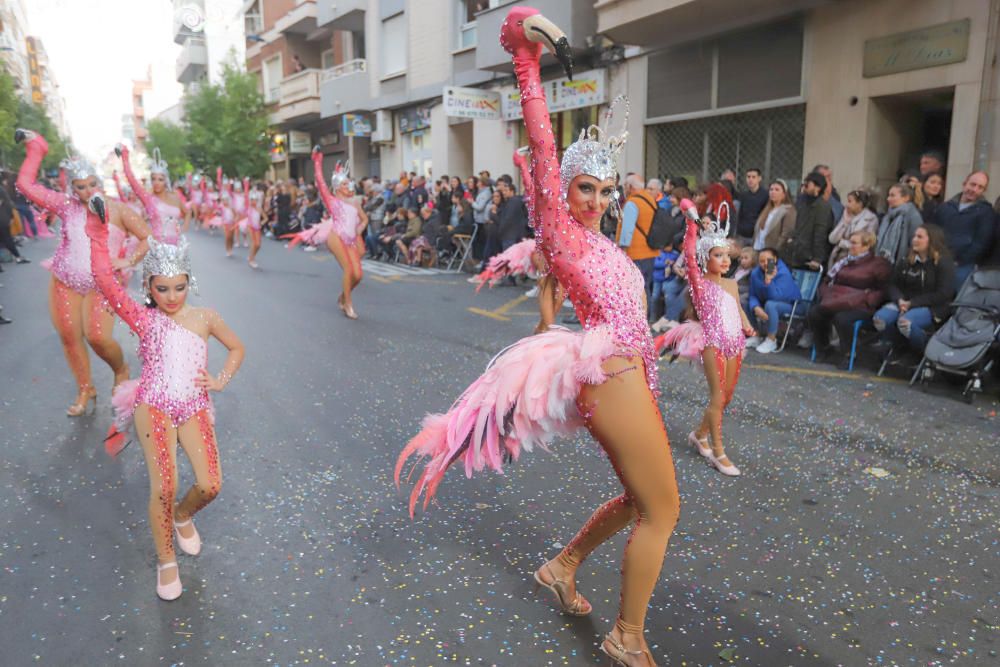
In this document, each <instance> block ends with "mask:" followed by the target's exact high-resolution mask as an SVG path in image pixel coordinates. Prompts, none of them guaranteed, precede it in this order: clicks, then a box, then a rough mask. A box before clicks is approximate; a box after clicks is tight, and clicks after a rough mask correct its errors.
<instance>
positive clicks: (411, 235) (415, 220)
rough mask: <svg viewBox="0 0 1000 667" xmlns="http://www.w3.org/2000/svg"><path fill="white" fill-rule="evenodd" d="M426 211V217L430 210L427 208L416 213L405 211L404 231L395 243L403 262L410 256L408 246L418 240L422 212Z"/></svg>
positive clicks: (422, 220)
mask: <svg viewBox="0 0 1000 667" xmlns="http://www.w3.org/2000/svg"><path fill="white" fill-rule="evenodd" d="M425 210H426V211H427V215H430V210H431V209H430V208H429V207H428V206H426V205H425V206H423V207H422V208H421V209H420V212H419V213H417V210H416V209H413V208H411V209H408V210H407V211H406V231H405V232H403V233H402V234H401V235H400V236H399V238H397V239H395V241H396V250H398V251H399V254H400V255H401V256H402V257H403V258H404V261H405V260H406V258H407V257H409V255H410V244H411V243H413V242H414V241H416V240H417V239H418V238H420V231H421V229H423V225H424V218H423V216H424V211H425Z"/></svg>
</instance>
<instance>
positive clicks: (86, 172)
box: [59, 155, 97, 181]
mask: <svg viewBox="0 0 1000 667" xmlns="http://www.w3.org/2000/svg"><path fill="white" fill-rule="evenodd" d="M59 166H60V167H62V168H63V169H64V170H66V177H67V178H68V179H69V180H70V181H82V180H85V179H88V178H90V177H91V176H94V177H95V178H96V177H97V169H96V168H95V167H94V165H93V164H92V163H91V162H90V161H89V160H87V159H86V158H85V157H82V156H80V155H75V156H72V157H67V158H65V159H63V160H62V162H60V163H59Z"/></svg>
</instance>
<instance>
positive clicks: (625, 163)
mask: <svg viewBox="0 0 1000 667" xmlns="http://www.w3.org/2000/svg"><path fill="white" fill-rule="evenodd" d="M648 62H649V60H648V58H646V56H642V57H641V58H629V59H628V60H626V61H625V62H624V63H622V64H621V65H617V66H615V67H611V68H609V69H608V101H609V102H611V101H614V99H615V98H616V97H618V96H619V95H623V94H624V95H627V96H628V101H629V117H628V143H626V144H625V150H624V151H622V153H621V155H620V156H619V158H618V172H619V173H620V174H622V175H623V177H624V174H627V173H628V172H630V171H634V172H636V173H637V174H643V177H644V178H646V179H647V180H648V179H649V178H651V177H652V176H654V174H649V175H646V174H644V173H643V172H644V170H645V168H646V126H645V119H646V86H647V63H648ZM611 124H612V126H613V127H614V128H617V127H619V121H618V120H617V119H615V120H613V121H612V122H611ZM612 131H613V132H614V131H617V130H616V129H613V130H612Z"/></svg>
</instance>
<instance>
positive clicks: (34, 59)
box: [24, 37, 45, 105]
mask: <svg viewBox="0 0 1000 667" xmlns="http://www.w3.org/2000/svg"><path fill="white" fill-rule="evenodd" d="M24 41H25V43H26V45H27V47H28V79H29V80H30V81H31V101H32V102H34V103H35V104H39V105H40V104H42V103H43V102H44V101H45V95H43V94H42V71H41V68H40V67H39V66H38V51H37V50H36V47H35V38H34V37H26V38H25V40H24Z"/></svg>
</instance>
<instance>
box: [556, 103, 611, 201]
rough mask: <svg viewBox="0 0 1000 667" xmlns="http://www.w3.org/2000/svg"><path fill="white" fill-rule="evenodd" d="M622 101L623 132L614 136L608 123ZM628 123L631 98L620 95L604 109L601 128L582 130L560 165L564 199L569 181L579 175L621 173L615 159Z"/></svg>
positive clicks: (603, 176) (606, 176)
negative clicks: (623, 106) (623, 107)
mask: <svg viewBox="0 0 1000 667" xmlns="http://www.w3.org/2000/svg"><path fill="white" fill-rule="evenodd" d="M619 104H624V105H625V109H624V112H623V115H624V119H623V120H622V126H621V128H622V131H621V133H620V134H617V135H612V134H611V133H610V131H609V130H610V127H609V126H610V124H611V119H612V118H613V117H614V114H615V109H616V107H618V105H619ZM627 126H628V98H627V97H625V96H624V95H619V96H618V97H616V98H615V99H614V101H613V102H611V104H610V105H609V106H608V110H607V111H605V112H604V122H603V123H602V125H601V126H600V127H598V126H597V125H591V126H590V127H588V128H587V129H586V130H581V131H580V138H579V139H577V140H576V141H575V142H573V143H572V144H570V146H569V148H567V149H566V152H565V153H564V154H563V159H562V164H561V165H560V168H559V184H560V187H561V190H562V196H563V199H565V198H566V193H567V192H568V191H569V184H570V183H571V182H572V181H573V179H574V178H576V177H577V176H579V175H580V174H586V175H587V176H593V177H594V178H596V179H598V180H601V181H605V180H608V179H613V178H614V177H615V175H616V174H617V173H618V167H617V164H616V158H617V157H618V154H619V153H621V152H622V149H623V148H624V147H625V142H626V141H627V140H628V131H627V130H626V129H625V128H626V127H627Z"/></svg>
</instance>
